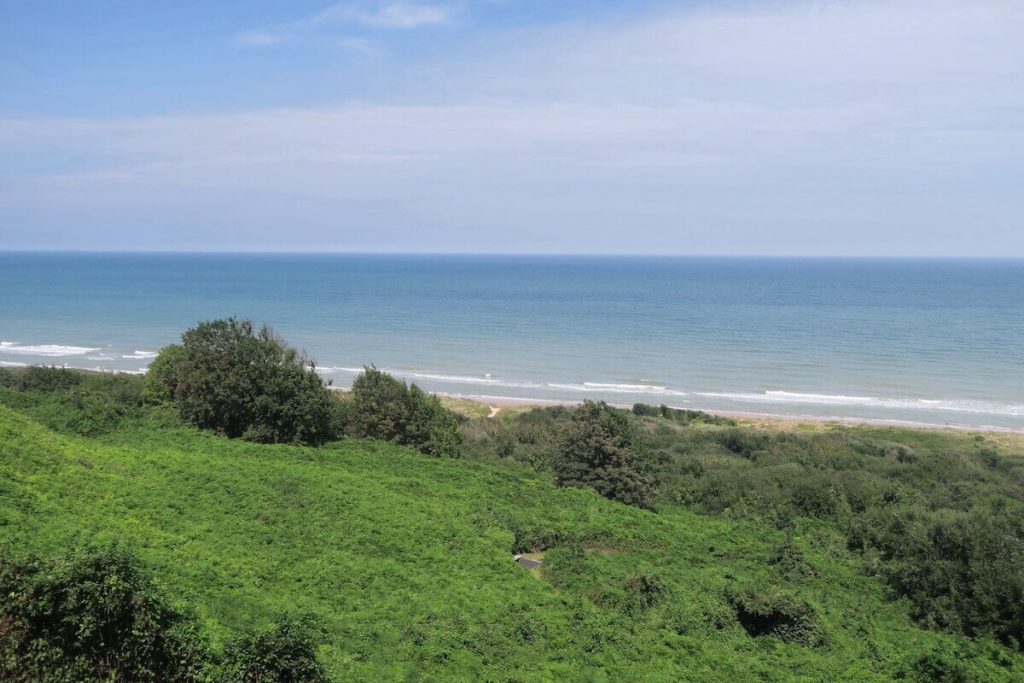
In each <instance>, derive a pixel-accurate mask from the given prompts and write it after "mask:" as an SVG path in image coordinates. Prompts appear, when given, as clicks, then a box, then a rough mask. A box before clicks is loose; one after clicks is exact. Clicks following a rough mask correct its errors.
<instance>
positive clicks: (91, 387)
mask: <svg viewBox="0 0 1024 683" xmlns="http://www.w3.org/2000/svg"><path fill="white" fill-rule="evenodd" d="M11 375H12V377H13V381H12V382H11V383H10V386H9V388H3V387H0V402H4V403H8V404H10V405H14V406H16V407H18V408H19V409H21V410H24V411H25V412H26V413H28V414H31V415H32V416H33V417H35V418H36V419H38V420H40V421H42V422H44V423H45V424H47V425H49V426H50V427H52V428H53V429H56V430H59V431H62V432H70V433H74V434H81V435H83V436H99V435H101V434H107V433H109V432H111V431H114V430H115V429H117V428H118V427H119V426H120V424H121V423H122V421H123V420H124V419H125V418H127V417H131V416H135V415H137V414H138V409H139V407H140V395H141V388H142V380H141V378H139V377H133V376H129V375H113V374H109V373H86V372H82V371H78V370H67V369H64V368H43V367H38V368H37V367H29V368H25V369H23V370H18V371H17V372H14V373H11Z"/></svg>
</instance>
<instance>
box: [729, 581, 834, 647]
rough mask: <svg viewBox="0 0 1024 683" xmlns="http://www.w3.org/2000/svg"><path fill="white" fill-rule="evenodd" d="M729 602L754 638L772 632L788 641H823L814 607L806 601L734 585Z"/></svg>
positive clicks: (801, 642)
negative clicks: (735, 587)
mask: <svg viewBox="0 0 1024 683" xmlns="http://www.w3.org/2000/svg"><path fill="white" fill-rule="evenodd" d="M728 600H729V603H730V604H731V605H732V606H733V608H734V609H735V610H736V619H737V621H739V624H740V626H742V627H743V630H744V631H746V632H747V634H748V635H750V636H751V637H752V638H762V637H765V636H771V637H773V638H778V639H779V640H781V641H783V642H786V643H796V644H799V645H806V646H811V647H813V646H817V645H821V644H822V642H823V640H822V638H821V636H820V634H818V632H817V627H816V625H815V617H814V609H813V608H812V607H811V606H810V605H809V604H808V603H807V602H805V601H803V600H800V599H798V598H795V597H793V596H791V595H789V594H787V593H784V592H780V591H776V590H767V591H766V590H762V589H759V588H756V587H746V588H743V589H731V590H730V591H728Z"/></svg>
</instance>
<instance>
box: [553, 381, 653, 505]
mask: <svg viewBox="0 0 1024 683" xmlns="http://www.w3.org/2000/svg"><path fill="white" fill-rule="evenodd" d="M555 481H556V482H557V484H558V485H559V486H576V487H581V488H592V489H594V490H595V491H597V492H598V493H600V494H601V495H602V496H604V497H605V498H608V499H610V500H615V501H618V502H620V503H625V504H626V505H635V506H636V507H642V508H651V507H653V504H654V493H655V489H654V479H653V477H651V476H650V475H649V474H647V473H646V472H644V471H643V469H642V465H641V463H640V459H639V457H638V454H637V452H636V444H635V442H634V435H633V430H632V428H631V426H630V424H629V422H628V420H627V419H626V416H625V413H623V412H622V411H617V410H614V409H612V408H610V407H608V405H607V404H605V403H594V402H592V401H587V402H585V403H584V404H583V405H582V406H580V407H579V408H578V409H577V410H576V412H575V415H574V417H573V421H572V423H571V424H570V426H569V428H568V429H567V430H566V432H565V435H564V436H563V438H562V443H561V448H560V458H559V460H558V463H557V464H556V465H555Z"/></svg>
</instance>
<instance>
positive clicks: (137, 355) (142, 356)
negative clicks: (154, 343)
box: [121, 351, 159, 360]
mask: <svg viewBox="0 0 1024 683" xmlns="http://www.w3.org/2000/svg"><path fill="white" fill-rule="evenodd" d="M158 355H159V354H158V353H157V352H156V351H134V352H133V353H130V354H128V355H122V356H121V358H127V359H129V360H149V359H150V358H156V357H157V356H158Z"/></svg>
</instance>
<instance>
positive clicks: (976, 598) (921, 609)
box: [849, 502, 1024, 647]
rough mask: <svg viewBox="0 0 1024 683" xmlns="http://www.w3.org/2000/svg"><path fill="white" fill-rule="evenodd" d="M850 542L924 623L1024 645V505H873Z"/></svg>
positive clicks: (856, 526)
mask: <svg viewBox="0 0 1024 683" xmlns="http://www.w3.org/2000/svg"><path fill="white" fill-rule="evenodd" d="M849 543H850V545H851V546H853V547H859V548H863V549H874V550H877V551H879V552H880V553H881V557H882V560H883V561H884V563H883V565H882V567H881V569H880V573H881V575H882V578H883V579H884V580H885V581H886V583H887V584H888V585H889V587H890V588H891V589H892V590H893V592H894V593H895V594H896V595H898V596H900V597H905V598H907V599H908V600H909V601H910V603H911V605H912V608H913V613H914V616H915V617H916V618H917V619H918V620H919V621H921V622H922V623H924V624H925V625H927V626H930V627H932V628H939V629H943V630H947V631H953V632H957V633H963V634H965V635H972V636H973V635H993V636H995V637H997V638H999V639H1000V640H1002V641H1003V642H1004V643H1007V644H1010V645H1013V646H1016V647H1020V646H1021V645H1022V644H1024V509H1022V506H1020V505H1019V504H1009V503H1006V502H1004V503H1001V504H1000V503H997V504H996V505H995V507H987V506H983V505H979V506H978V507H976V508H975V509H973V510H971V511H970V512H966V513H965V512H958V511H949V510H941V511H932V510H927V509H921V508H894V509H886V508H878V509H874V510H872V511H871V512H870V513H869V514H866V515H864V517H862V518H861V519H859V520H857V521H856V522H855V523H854V525H853V526H852V528H851V531H850V534H849Z"/></svg>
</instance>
